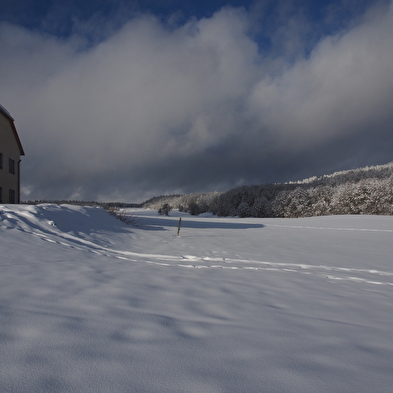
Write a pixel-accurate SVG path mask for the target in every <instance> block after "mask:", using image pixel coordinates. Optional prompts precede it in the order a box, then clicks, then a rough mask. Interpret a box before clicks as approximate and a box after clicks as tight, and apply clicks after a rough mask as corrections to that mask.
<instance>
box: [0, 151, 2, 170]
mask: <svg viewBox="0 0 393 393" xmlns="http://www.w3.org/2000/svg"><path fill="white" fill-rule="evenodd" d="M0 169H3V153H0Z"/></svg>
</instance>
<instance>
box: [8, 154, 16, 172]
mask: <svg viewBox="0 0 393 393" xmlns="http://www.w3.org/2000/svg"><path fill="white" fill-rule="evenodd" d="M8 163H9V169H10V173H12V174H13V175H15V161H14V160H13V159H12V158H10V159H9V160H8Z"/></svg>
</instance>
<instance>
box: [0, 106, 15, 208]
mask: <svg viewBox="0 0 393 393" xmlns="http://www.w3.org/2000/svg"><path fill="white" fill-rule="evenodd" d="M9 159H12V160H13V163H14V165H13V169H14V173H10V165H9V164H10V162H9ZM0 160H1V161H2V162H0V190H1V195H0V203H19V161H20V149H19V146H18V143H17V141H16V139H15V136H14V132H13V129H12V125H11V120H10V119H9V118H8V117H7V116H5V115H4V114H3V113H2V112H1V111H0ZM10 190H11V193H10ZM12 191H13V192H12ZM12 194H13V200H12ZM10 197H11V199H10Z"/></svg>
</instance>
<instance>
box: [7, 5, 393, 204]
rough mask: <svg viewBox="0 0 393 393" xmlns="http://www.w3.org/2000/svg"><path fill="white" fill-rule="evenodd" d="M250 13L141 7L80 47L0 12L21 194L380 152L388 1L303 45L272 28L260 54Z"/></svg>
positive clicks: (105, 191)
mask: <svg viewBox="0 0 393 393" xmlns="http://www.w3.org/2000/svg"><path fill="white" fill-rule="evenodd" d="M254 23H255V21H254V20H253V18H252V17H251V16H250V14H248V13H247V12H246V11H245V10H243V9H240V8H230V7H225V8H223V9H221V10H219V11H218V12H216V13H215V14H214V15H213V16H212V17H210V18H203V19H199V20H196V19H195V20H190V21H188V22H187V23H185V24H183V25H181V26H176V25H171V24H170V23H164V22H162V21H160V20H158V19H156V18H155V17H154V16H151V15H143V14H141V15H139V16H138V17H134V18H133V19H131V20H129V21H128V22H127V23H125V24H124V25H123V26H122V27H121V28H120V29H119V30H117V31H115V32H113V33H111V34H110V35H108V36H107V37H106V38H105V39H101V40H100V41H99V43H96V44H94V45H87V43H86V40H85V39H84V36H83V34H79V33H78V34H77V33H75V34H73V35H72V36H70V37H68V38H57V37H55V36H51V35H43V34H40V33H38V32H34V31H31V30H27V29H23V28H21V27H19V26H16V25H12V24H9V23H1V24H0V51H1V53H2V54H7V55H2V57H1V59H0V85H1V91H0V100H1V101H0V102H1V103H2V104H3V105H4V106H5V107H6V108H7V109H8V110H9V111H10V112H11V114H12V115H13V117H14V118H15V121H16V126H17V129H18V131H19V134H20V137H21V140H22V143H23V145H24V149H25V151H26V157H25V158H24V159H23V162H22V170H23V177H22V185H23V195H22V198H24V199H40V198H76V199H95V200H128V201H131V200H132V201H136V200H143V199H145V198H147V197H150V196H153V195H157V194H162V193H175V192H192V191H214V190H220V189H221V190H222V189H228V188H230V187H234V186H236V185H240V184H250V183H264V182H279V181H287V180H297V179H300V178H303V177H307V176H311V175H316V174H323V173H327V172H329V171H334V170H339V169H349V168H350V167H356V166H363V165H372V164H380V163H385V162H388V161H391V160H392V153H391V151H392V148H393V132H392V129H393V111H392V104H391V103H392V102H393V73H392V70H391V69H392V64H393V40H392V37H393V7H392V4H391V3H389V4H388V5H380V6H377V7H373V8H372V9H370V10H369V11H368V12H367V13H366V14H364V15H363V16H362V17H361V18H359V19H358V20H357V21H356V23H355V22H354V23H352V24H351V26H350V27H348V28H347V29H346V30H342V31H340V32H339V33H337V34H335V35H330V36H326V37H322V38H321V39H320V40H319V41H318V42H317V43H315V44H314V45H313V47H312V50H310V51H308V52H307V54H304V51H302V50H299V49H293V48H294V47H298V46H299V43H298V42H296V37H295V38H294V43H293V45H292V44H291V42H290V38H289V37H288V34H284V33H283V31H282V29H285V26H284V27H283V28H282V29H281V31H280V34H281V35H282V36H284V37H285V42H283V45H282V48H284V50H283V51H281V52H280V53H275V52H274V51H271V52H268V53H265V52H264V51H262V50H261V47H260V45H258V42H257V40H256V38H255V36H254V35H253V31H254V30H255V25H254ZM294 23H295V24H296V21H295V22H292V24H291V25H290V26H288V30H293V29H294V26H293V24H294ZM299 25H300V22H299ZM85 28H86V29H88V26H85ZM299 28H300V27H299ZM292 36H293V35H292ZM284 43H285V45H284ZM285 48H286V49H285ZM288 48H289V49H288Z"/></svg>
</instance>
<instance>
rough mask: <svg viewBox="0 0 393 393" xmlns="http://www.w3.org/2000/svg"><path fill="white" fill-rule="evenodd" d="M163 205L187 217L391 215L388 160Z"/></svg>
mask: <svg viewBox="0 0 393 393" xmlns="http://www.w3.org/2000/svg"><path fill="white" fill-rule="evenodd" d="M163 204H168V205H169V206H170V207H171V208H174V209H179V210H180V211H184V212H188V213H190V214H193V215H199V214H201V213H205V212H210V213H213V214H215V215H218V216H239V217H310V216H322V215H338V214H379V215H393V162H391V163H388V164H385V165H378V166H371V167H365V168H358V169H353V170H348V171H340V172H335V173H333V174H331V175H324V176H320V177H316V176H314V177H311V178H308V179H304V180H301V181H297V182H289V183H276V184H262V185H251V186H241V187H236V188H233V189H231V190H229V191H226V192H211V193H193V194H187V195H165V196H161V197H155V198H152V199H151V200H149V201H146V202H145V203H143V204H142V206H143V207H146V208H151V209H157V210H158V209H160V208H161V206H163Z"/></svg>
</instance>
